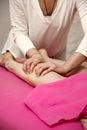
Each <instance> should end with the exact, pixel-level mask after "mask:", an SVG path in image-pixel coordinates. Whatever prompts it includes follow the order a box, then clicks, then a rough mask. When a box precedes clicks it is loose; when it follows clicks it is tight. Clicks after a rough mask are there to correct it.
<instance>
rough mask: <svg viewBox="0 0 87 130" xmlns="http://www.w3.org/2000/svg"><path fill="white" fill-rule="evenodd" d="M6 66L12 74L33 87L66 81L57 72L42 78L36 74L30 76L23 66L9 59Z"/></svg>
mask: <svg viewBox="0 0 87 130" xmlns="http://www.w3.org/2000/svg"><path fill="white" fill-rule="evenodd" d="M5 65H6V68H7V69H8V70H9V71H10V72H12V73H14V74H16V75H17V76H18V77H20V78H21V79H23V80H24V81H26V82H28V83H30V84H31V85H33V86H36V85H39V84H45V83H49V82H54V81H58V80H61V79H64V77H63V76H61V75H59V74H57V73H55V72H50V73H48V74H46V75H44V76H40V77H37V76H36V74H35V73H34V72H33V73H31V74H29V73H28V74H26V73H25V72H24V71H23V69H22V66H23V64H20V63H17V62H16V61H14V60H12V59H7V60H6V61H5Z"/></svg>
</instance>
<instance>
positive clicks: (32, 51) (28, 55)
mask: <svg viewBox="0 0 87 130" xmlns="http://www.w3.org/2000/svg"><path fill="white" fill-rule="evenodd" d="M37 54H40V53H39V51H38V50H37V49H36V48H31V49H29V50H28V51H27V53H26V58H30V57H32V56H34V55H37Z"/></svg>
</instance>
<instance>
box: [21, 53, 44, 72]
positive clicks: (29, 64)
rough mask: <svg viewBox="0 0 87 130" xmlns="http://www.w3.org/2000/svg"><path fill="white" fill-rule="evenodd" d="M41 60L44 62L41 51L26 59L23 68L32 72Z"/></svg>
mask: <svg viewBox="0 0 87 130" xmlns="http://www.w3.org/2000/svg"><path fill="white" fill-rule="evenodd" d="M41 62H44V59H43V57H42V56H41V55H40V53H37V54H34V55H33V56H32V57H30V58H28V59H26V61H25V62H24V64H23V70H24V72H25V73H32V72H33V69H34V68H35V66H36V65H37V64H39V63H41Z"/></svg>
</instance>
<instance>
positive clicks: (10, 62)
mask: <svg viewBox="0 0 87 130" xmlns="http://www.w3.org/2000/svg"><path fill="white" fill-rule="evenodd" d="M39 52H40V54H41V55H42V56H44V60H45V61H48V59H49V60H52V59H50V58H49V57H48V55H47V53H46V51H45V50H40V51H39ZM18 60H19V59H17V61H18ZM24 61H25V58H24V59H22V60H19V62H24ZM1 63H2V60H1ZM4 63H5V67H6V69H7V70H9V71H10V72H12V73H14V74H15V75H17V76H18V77H19V78H21V79H23V80H24V81H26V82H27V83H29V84H31V85H33V86H34V87H36V86H37V85H39V84H45V83H49V82H54V81H58V80H63V79H64V78H65V77H63V76H61V75H59V74H58V73H56V72H53V71H52V72H49V73H47V74H46V75H43V76H37V75H36V73H35V69H34V71H33V73H30V74H29V73H25V72H24V71H23V64H22V63H18V62H16V61H15V60H14V59H13V57H12V56H11V54H10V53H8V54H6V56H5V58H4ZM63 63H64V61H63V62H61V61H60V64H63ZM44 65H45V64H44ZM46 65H47V64H46ZM83 71H87V68H85V67H80V68H79V69H78V70H77V73H79V72H83ZM81 122H82V124H83V127H84V130H87V119H81Z"/></svg>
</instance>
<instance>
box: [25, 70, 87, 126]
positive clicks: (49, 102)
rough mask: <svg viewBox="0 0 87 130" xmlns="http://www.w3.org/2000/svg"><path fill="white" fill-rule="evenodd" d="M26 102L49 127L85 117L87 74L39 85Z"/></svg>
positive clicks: (86, 110) (86, 109) (86, 113)
mask: <svg viewBox="0 0 87 130" xmlns="http://www.w3.org/2000/svg"><path fill="white" fill-rule="evenodd" d="M24 102H25V104H26V105H27V106H28V107H29V108H30V109H31V110H32V111H33V112H34V113H35V114H36V115H37V116H38V117H39V118H40V119H41V120H43V121H44V122H45V123H46V124H48V125H54V124H56V123H60V122H62V121H67V120H76V119H77V118H80V117H82V116H83V117H84V116H86V115H87V107H86V105H87V72H84V73H80V74H76V75H73V76H71V77H69V78H66V79H64V80H61V81H57V82H53V83H48V84H43V85H39V86H38V87H36V88H35V89H33V91H32V92H31V93H30V94H29V95H28V97H26V99H25V101H24Z"/></svg>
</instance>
